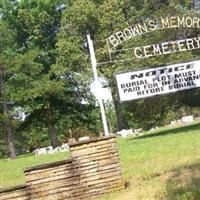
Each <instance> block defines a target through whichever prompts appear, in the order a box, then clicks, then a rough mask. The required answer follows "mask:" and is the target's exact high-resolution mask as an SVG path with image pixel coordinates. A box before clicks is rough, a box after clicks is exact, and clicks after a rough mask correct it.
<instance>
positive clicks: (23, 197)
mask: <svg viewBox="0 0 200 200" xmlns="http://www.w3.org/2000/svg"><path fill="white" fill-rule="evenodd" d="M24 173H25V176H26V185H24V186H19V187H15V188H10V189H9V188H8V189H5V190H1V191H0V200H14V199H15V200H18V199H19V200H28V199H29V200H33V199H34V200H44V199H45V200H66V199H69V200H84V199H90V198H91V197H94V196H99V195H101V194H104V193H108V192H112V191H116V190H120V189H123V188H124V183H123V179H122V172H121V167H120V164H119V155H118V148H117V143H116V138H115V137H114V136H109V137H103V138H99V139H92V140H88V141H84V142H76V143H73V144H70V159H68V160H65V161H59V162H54V163H50V164H46V165H41V166H37V167H32V168H29V169H26V170H25V171H24Z"/></svg>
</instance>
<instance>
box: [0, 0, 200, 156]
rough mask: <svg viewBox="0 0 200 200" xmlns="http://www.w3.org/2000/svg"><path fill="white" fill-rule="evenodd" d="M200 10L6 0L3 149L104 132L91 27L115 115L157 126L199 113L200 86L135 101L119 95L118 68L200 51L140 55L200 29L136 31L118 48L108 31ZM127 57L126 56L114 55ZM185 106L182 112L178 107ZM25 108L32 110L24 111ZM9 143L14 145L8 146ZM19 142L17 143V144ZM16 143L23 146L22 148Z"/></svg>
mask: <svg viewBox="0 0 200 200" xmlns="http://www.w3.org/2000/svg"><path fill="white" fill-rule="evenodd" d="M175 15H179V16H187V15H190V16H197V17H199V16H200V13H199V10H198V9H196V7H195V5H193V3H192V1H190V0H184V1H183V0H182V1H177V0H173V1H162V0H149V1H138V0H136V1H130V0H128V1H123V0H102V1H100V0H73V1H71V0H68V1H65V0H28V1H27V0H21V1H17V0H12V1H11V0H2V1H1V2H0V30H1V31H0V44H1V45H0V69H1V77H0V78H1V98H0V119H1V120H0V136H1V138H2V139H0V156H4V155H8V152H10V154H11V156H12V157H13V158H14V157H15V154H16V153H17V154H20V153H24V152H26V151H32V150H33V149H35V148H38V147H42V146H44V145H52V146H53V147H54V148H55V147H56V146H58V145H59V144H60V143H62V142H67V140H68V138H69V137H79V136H81V135H93V136H95V135H96V136H98V135H99V134H100V132H103V130H102V129H103V128H102V124H101V119H100V111H99V108H98V105H97V102H96V100H95V98H94V96H93V95H92V94H91V91H90V85H91V82H92V80H93V75H92V70H91V64H90V59H89V54H88V47H87V41H86V34H88V33H90V35H91V36H92V38H93V41H94V46H95V51H96V57H97V62H98V63H102V64H98V66H97V67H98V74H99V76H100V77H103V78H106V79H107V82H108V87H109V88H110V89H111V91H112V96H113V103H107V104H106V110H107V113H106V114H107V116H108V123H109V127H110V129H111V130H112V131H113V132H115V131H117V130H121V129H123V128H128V127H130V128H139V127H142V128H144V129H149V128H151V127H153V126H156V125H163V124H166V123H169V121H170V120H173V119H177V118H179V117H181V116H182V115H185V114H191V113H193V114H196V115H198V114H199V106H200V105H199V96H200V92H199V89H195V90H191V91H187V92H179V93H176V94H173V95H166V96H159V97H155V98H151V99H142V100H138V101H132V102H127V103H121V102H119V98H118V94H117V89H116V83H115V79H114V74H115V73H118V72H123V71H128V70H135V69H142V68H145V67H149V68H150V67H156V66H159V65H161V64H171V63H177V62H184V61H188V60H193V59H198V58H199V50H198V49H197V50H194V51H190V52H188V51H187V52H179V53H174V54H170V55H162V56H157V57H152V58H149V59H138V58H134V57H133V56H132V52H130V51H129V52H126V53H124V52H122V51H121V50H120V49H128V48H131V47H134V46H142V45H148V44H155V43H160V42H162V41H173V40H177V38H187V37H197V36H199V34H200V29H192V28H190V29H187V28H174V29H173V31H172V29H168V30H159V31H155V32H151V33H148V34H144V35H141V36H138V37H135V38H133V39H131V40H128V41H127V42H124V43H123V44H120V45H119V47H117V48H116V49H115V51H113V52H109V50H108V44H107V42H106V38H108V37H109V36H110V35H112V34H113V33H115V32H117V31H119V30H121V29H123V28H125V27H128V26H131V25H134V24H138V23H144V22H145V21H147V20H149V19H156V18H158V17H161V16H163V17H165V16H175ZM111 57H112V59H113V60H123V62H121V61H119V62H110V59H111ZM130 58H131V59H130ZM177 111H178V112H177ZM20 114H24V115H25V117H24V118H23V119H22V118H20ZM7 144H9V145H8V147H9V148H7ZM14 146H15V148H14ZM15 149H16V150H17V152H15Z"/></svg>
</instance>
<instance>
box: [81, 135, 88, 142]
mask: <svg viewBox="0 0 200 200" xmlns="http://www.w3.org/2000/svg"><path fill="white" fill-rule="evenodd" d="M89 139H90V137H89V136H84V137H80V138H79V139H78V140H79V142H82V141H86V140H89Z"/></svg>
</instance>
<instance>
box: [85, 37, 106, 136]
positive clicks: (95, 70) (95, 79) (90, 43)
mask: <svg viewBox="0 0 200 200" xmlns="http://www.w3.org/2000/svg"><path fill="white" fill-rule="evenodd" d="M87 42H88V47H89V52H90V59H91V63H92V71H93V75H94V81H95V82H98V81H99V80H98V75H97V69H96V67H97V61H96V57H95V52H94V46H93V42H92V40H91V38H90V34H87ZM97 100H98V102H99V106H100V110H101V118H102V122H103V128H104V134H105V136H108V135H109V131H108V125H107V121H106V115H105V110H104V105H103V100H102V98H97Z"/></svg>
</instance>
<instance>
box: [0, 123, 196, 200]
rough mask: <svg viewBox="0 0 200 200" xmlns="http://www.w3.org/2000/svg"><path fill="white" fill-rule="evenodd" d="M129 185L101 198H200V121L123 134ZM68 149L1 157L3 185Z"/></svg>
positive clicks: (58, 157) (21, 180)
mask: <svg viewBox="0 0 200 200" xmlns="http://www.w3.org/2000/svg"><path fill="white" fill-rule="evenodd" d="M118 144H119V153H120V158H121V164H122V168H123V175H124V180H125V182H126V185H127V188H126V189H125V190H123V191H120V192H115V193H111V194H108V195H104V196H103V197H101V198H99V200H200V123H196V124H192V125H190V126H185V127H176V128H162V129H159V130H157V131H154V132H148V133H145V135H143V136H140V137H136V138H133V137H130V138H119V139H118ZM67 156H68V155H66V153H62V154H53V155H45V156H33V155H28V156H22V157H19V158H18V159H17V160H14V161H12V160H5V159H4V160H0V175H1V176H0V187H6V186H11V185H16V184H22V183H24V182H25V177H24V176H23V173H22V172H23V169H24V168H26V167H28V166H33V165H38V164H42V163H47V162H51V161H57V160H63V159H66V158H67Z"/></svg>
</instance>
